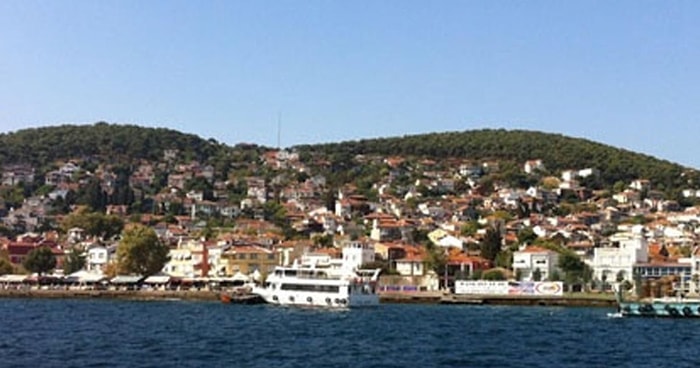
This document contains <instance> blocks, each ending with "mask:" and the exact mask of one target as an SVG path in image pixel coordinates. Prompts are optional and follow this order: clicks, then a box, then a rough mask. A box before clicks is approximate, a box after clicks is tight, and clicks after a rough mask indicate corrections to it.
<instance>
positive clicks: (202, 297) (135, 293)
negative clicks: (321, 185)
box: [0, 289, 617, 308]
mask: <svg viewBox="0 0 700 368" xmlns="http://www.w3.org/2000/svg"><path fill="white" fill-rule="evenodd" d="M0 298H44V299H122V300H192V301H219V300H220V292H218V291H211V290H64V289H60V290H56V289H51V290H41V289H0ZM379 300H380V302H381V303H387V304H388V303H402V304H446V305H449V304H472V305H524V306H562V307H606V308H610V307H615V306H616V305H617V303H616V301H615V299H614V298H613V297H612V296H611V295H607V294H601V295H590V294H567V295H564V296H549V297H542V296H539V297H533V296H516V295H455V294H445V293H442V292H416V293H382V294H380V296H379Z"/></svg>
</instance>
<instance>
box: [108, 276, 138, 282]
mask: <svg viewBox="0 0 700 368" xmlns="http://www.w3.org/2000/svg"><path fill="white" fill-rule="evenodd" d="M141 279H143V276H127V275H120V276H116V277H113V278H112V279H111V280H110V282H111V283H113V284H136V283H138V282H139V281H141Z"/></svg>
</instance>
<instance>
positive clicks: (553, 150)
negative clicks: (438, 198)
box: [296, 129, 697, 192]
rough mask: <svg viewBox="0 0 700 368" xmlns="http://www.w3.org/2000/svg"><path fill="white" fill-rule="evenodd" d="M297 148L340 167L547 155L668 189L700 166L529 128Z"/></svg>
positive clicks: (561, 165)
mask: <svg viewBox="0 0 700 368" xmlns="http://www.w3.org/2000/svg"><path fill="white" fill-rule="evenodd" d="M296 148H297V149H298V150H299V151H300V152H303V153H304V154H306V155H311V156H315V157H317V158H318V157H323V158H325V159H327V160H329V161H331V164H332V165H334V167H340V166H342V163H341V161H343V160H345V161H346V160H348V159H349V158H351V157H354V156H355V155H383V156H403V157H427V158H432V159H436V160H444V159H448V158H462V159H469V160H474V161H504V162H510V163H513V164H514V165H515V166H517V167H522V164H523V163H524V162H525V161H527V160H533V159H541V160H542V161H543V162H544V164H545V167H546V170H545V174H547V173H549V174H552V175H557V176H558V174H559V173H560V172H561V171H562V170H568V169H583V168H595V169H598V170H600V177H599V180H600V182H599V183H598V186H600V187H612V186H613V185H614V184H615V183H616V182H619V181H621V182H625V183H629V182H630V181H631V180H634V179H649V180H650V181H651V182H652V184H653V185H654V187H655V188H657V189H660V190H663V191H666V192H668V191H673V190H678V189H679V188H682V187H687V186H688V185H692V184H693V183H692V182H691V183H689V180H690V179H691V178H690V176H695V175H697V174H696V172H695V170H690V169H689V168H686V167H683V166H681V165H678V164H675V163H672V162H669V161H665V160H660V159H657V158H654V157H652V156H649V155H644V154H640V153H635V152H631V151H628V150H623V149H619V148H614V147H611V146H608V145H604V144H601V143H596V142H593V141H589V140H586V139H580V138H571V137H567V136H563V135H559V134H550V133H541V132H535V131H523V130H511V131H509V130H503V129H499V130H491V129H484V130H474V131H464V132H448V133H431V134H420V135H410V136H404V137H395V138H380V139H364V140H358V141H348V142H341V143H330V144H318V145H301V146H297V147H296ZM694 183H697V180H695V181H694Z"/></svg>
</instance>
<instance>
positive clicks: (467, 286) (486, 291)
mask: <svg viewBox="0 0 700 368" xmlns="http://www.w3.org/2000/svg"><path fill="white" fill-rule="evenodd" d="M455 294H474V295H523V296H561V295H563V294H564V284H563V283H562V282H559V281H556V282H554V281H521V282H515V281H483V280H457V281H455Z"/></svg>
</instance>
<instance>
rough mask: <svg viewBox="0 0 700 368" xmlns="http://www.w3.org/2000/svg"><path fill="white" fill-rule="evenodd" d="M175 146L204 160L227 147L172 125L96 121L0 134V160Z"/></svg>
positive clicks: (127, 153)
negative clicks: (141, 124)
mask: <svg viewBox="0 0 700 368" xmlns="http://www.w3.org/2000/svg"><path fill="white" fill-rule="evenodd" d="M167 149H176V150H179V151H180V152H183V153H184V154H185V155H187V156H189V157H191V158H192V159H198V160H202V161H206V160H207V159H208V158H209V157H212V156H216V155H220V154H221V153H222V151H225V150H228V149H230V147H228V146H225V145H221V144H218V143H217V142H216V141H214V140H205V139H202V138H200V137H198V136H196V135H193V134H185V133H181V132H178V131H175V130H171V129H164V128H144V127H139V126H135V125H116V124H107V123H96V124H93V125H61V126H55V127H44V128H32V129H24V130H20V131H17V132H13V133H7V134H0V164H3V163H18V162H23V163H30V164H32V165H35V166H37V167H41V166H43V165H46V164H47V163H51V162H52V161H55V160H60V159H71V158H80V157H99V158H101V159H107V160H108V161H111V162H116V161H118V160H122V159H124V160H135V159H145V160H153V161H155V160H158V159H160V158H162V157H163V152H164V150H167Z"/></svg>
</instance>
